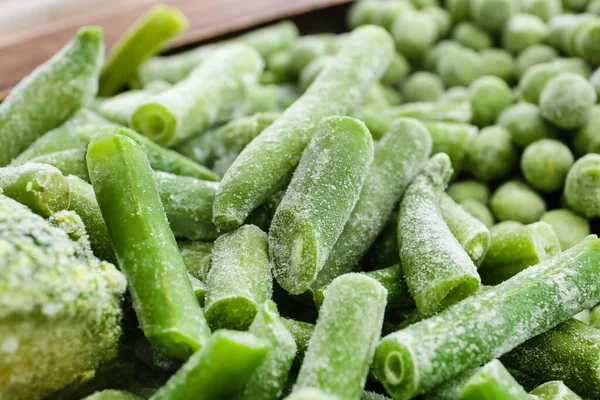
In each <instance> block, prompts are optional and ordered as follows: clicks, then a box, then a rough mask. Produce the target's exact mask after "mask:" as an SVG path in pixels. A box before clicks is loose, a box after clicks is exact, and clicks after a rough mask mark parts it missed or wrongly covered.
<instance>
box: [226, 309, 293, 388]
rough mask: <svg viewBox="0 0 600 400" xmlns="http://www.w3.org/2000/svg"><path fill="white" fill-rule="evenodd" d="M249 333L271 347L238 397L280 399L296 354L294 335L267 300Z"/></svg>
mask: <svg viewBox="0 0 600 400" xmlns="http://www.w3.org/2000/svg"><path fill="white" fill-rule="evenodd" d="M249 332H250V333H253V334H255V335H256V336H257V337H259V338H263V339H265V340H268V341H269V342H270V343H271V348H270V349H269V352H268V353H267V356H266V357H265V360H264V361H263V363H262V364H261V365H260V366H259V367H258V368H257V369H256V370H255V371H254V373H253V374H252V377H251V378H250V380H249V381H248V384H247V385H246V387H245V388H244V390H243V392H241V393H240V395H239V396H238V397H237V398H239V399H247V400H254V399H257V400H276V399H279V398H280V396H281V392H282V391H283V388H284V386H285V383H286V381H287V378H288V372H289V370H290V368H291V366H292V362H293V361H294V356H295V355H296V342H295V341H294V337H293V336H292V334H291V333H290V332H289V331H288V329H287V328H286V326H285V324H284V323H283V322H282V321H281V318H280V317H279V313H278V311H277V306H276V305H275V303H273V302H272V301H270V300H269V301H267V302H265V303H264V304H263V305H262V306H261V307H260V309H259V310H258V313H257V314H256V318H255V319H254V321H253V322H252V325H250V329H249Z"/></svg>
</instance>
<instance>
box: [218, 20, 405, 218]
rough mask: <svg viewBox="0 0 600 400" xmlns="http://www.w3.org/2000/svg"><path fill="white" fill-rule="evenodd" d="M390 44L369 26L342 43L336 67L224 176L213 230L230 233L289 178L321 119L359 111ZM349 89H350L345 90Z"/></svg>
mask: <svg viewBox="0 0 600 400" xmlns="http://www.w3.org/2000/svg"><path fill="white" fill-rule="evenodd" d="M393 54H394V53H393V44H392V40H391V38H390V36H389V34H387V33H386V32H385V31H384V30H382V29H381V28H376V27H372V26H368V27H361V28H358V29H356V30H355V31H353V32H352V33H351V34H350V35H349V36H348V38H346V39H345V40H344V43H343V45H342V48H341V49H340V51H339V52H338V53H337V55H336V58H335V60H336V61H335V63H333V64H332V65H331V66H330V67H329V68H327V69H326V70H325V71H323V72H322V73H321V74H319V76H318V77H317V79H316V80H315V82H314V83H313V84H312V85H311V87H310V88H309V89H308V90H307V91H306V92H305V93H304V94H303V95H302V96H301V97H300V98H299V99H298V100H297V101H296V102H295V103H294V104H293V105H292V106H290V107H289V108H288V109H287V110H286V111H285V112H284V113H283V114H282V115H281V117H279V118H278V119H277V120H276V121H275V122H274V123H273V124H272V125H270V126H269V127H268V128H267V129H265V130H264V131H263V132H262V134H261V135H259V136H258V137H257V138H256V139H255V140H253V141H252V142H251V143H250V144H249V145H248V146H247V147H246V148H245V149H244V150H243V151H242V153H241V154H240V155H239V157H238V158H237V159H236V160H235V162H234V163H233V165H232V166H231V167H230V168H229V169H228V170H227V173H226V174H225V176H224V177H223V180H222V181H221V184H220V186H219V190H218V191H217V195H216V197H215V203H214V206H213V215H214V217H213V218H214V221H215V225H216V226H217V227H218V228H219V229H233V228H235V227H237V226H239V225H241V224H242V222H243V221H244V220H245V219H246V217H247V216H248V215H249V214H250V212H251V211H252V210H253V209H255V208H256V207H257V206H259V205H260V204H261V203H263V202H264V201H265V200H266V199H267V198H268V197H269V195H271V194H273V193H274V192H275V191H276V190H277V189H279V188H280V186H281V185H282V184H283V183H284V182H286V181H287V180H288V179H289V176H290V175H291V174H290V173H291V171H292V170H293V169H294V167H295V166H296V164H297V163H298V161H299V160H300V156H301V155H302V151H303V150H304V149H305V147H306V146H307V145H308V142H309V141H310V139H311V137H312V135H313V133H314V132H315V130H316V129H317V127H318V125H319V124H320V122H321V120H322V119H323V118H325V117H327V116H331V115H335V114H342V115H343V114H345V113H347V112H348V111H350V110H351V109H352V108H354V107H356V106H358V105H359V104H360V103H361V101H362V98H363V97H364V96H365V95H366V94H367V92H368V90H369V89H370V88H371V86H372V85H373V84H374V83H375V82H376V81H377V80H378V79H379V78H380V76H381V75H382V74H383V72H384V69H385V68H386V66H387V65H388V63H389V60H390V59H391V58H392V56H393ZM349 89H351V90H349Z"/></svg>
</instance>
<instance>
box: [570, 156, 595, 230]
mask: <svg viewBox="0 0 600 400" xmlns="http://www.w3.org/2000/svg"><path fill="white" fill-rule="evenodd" d="M599 167H600V155H599V154H595V153H592V154H588V155H586V156H583V157H581V158H580V159H579V160H577V161H576V162H575V164H573V167H571V169H570V170H569V173H568V174H567V179H566V181H565V200H566V202H567V204H568V206H569V207H570V208H572V209H573V210H574V211H576V212H578V213H579V214H581V215H583V216H584V217H587V218H590V217H598V216H600V185H599V184H598V182H599V178H600V175H599V174H598V172H597V171H598V168H599Z"/></svg>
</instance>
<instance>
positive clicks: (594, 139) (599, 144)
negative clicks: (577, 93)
mask: <svg viewBox="0 0 600 400" xmlns="http://www.w3.org/2000/svg"><path fill="white" fill-rule="evenodd" d="M599 127H600V105H595V106H594V107H592V110H591V111H590V115H589V117H588V119H587V121H586V123H585V125H583V126H582V127H581V128H579V129H578V130H577V133H576V134H575V137H574V138H573V145H572V148H573V151H574V152H575V155H576V156H583V155H586V154H588V153H600V129H599Z"/></svg>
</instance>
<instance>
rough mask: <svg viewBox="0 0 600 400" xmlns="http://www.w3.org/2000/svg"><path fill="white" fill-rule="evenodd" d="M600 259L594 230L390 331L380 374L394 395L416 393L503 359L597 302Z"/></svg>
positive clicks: (381, 349)
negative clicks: (511, 275)
mask: <svg viewBox="0 0 600 400" xmlns="http://www.w3.org/2000/svg"><path fill="white" fill-rule="evenodd" d="M488 254H489V253H488ZM598 262H600V241H599V240H598V239H597V237H596V236H594V235H591V236H588V237H587V238H586V239H585V240H584V241H583V242H581V243H579V244H578V245H576V246H574V247H572V248H571V249H569V250H567V251H565V252H563V253H561V254H559V255H557V256H556V257H554V258H552V259H549V260H546V261H545V262H542V263H540V264H538V265H536V266H534V267H531V268H528V269H527V270H525V271H523V272H521V273H520V274H519V275H517V276H516V277H514V278H513V279H509V280H508V281H506V282H503V283H501V284H500V285H498V286H494V287H490V288H488V289H486V290H482V291H480V292H478V293H476V294H474V295H473V296H471V297H469V298H468V299H465V300H464V301H462V302H460V303H458V304H455V305H454V306H452V307H450V308H448V309H446V310H444V311H442V312H441V313H439V314H438V315H436V316H434V317H432V318H429V319H426V320H424V321H421V322H417V323H416V324H413V325H410V326H409V327H407V328H405V329H403V330H401V331H398V332H395V333H392V334H390V335H388V336H386V337H384V338H383V339H382V341H381V342H380V343H379V346H378V347H377V350H376V352H375V361H374V366H373V368H374V372H375V375H376V376H377V378H378V379H379V380H380V381H381V382H383V384H384V386H385V388H386V390H387V391H388V393H390V394H391V395H392V397H395V398H411V397H413V396H415V395H416V394H420V393H424V392H427V391H428V390H431V389H432V388H434V387H435V386H437V385H439V384H441V383H442V382H444V381H445V380H447V379H450V378H452V377H454V376H457V375H458V374H460V373H461V372H463V371H466V370H467V369H469V368H474V367H477V366H479V365H481V364H482V363H485V362H487V361H490V360H492V359H493V358H495V357H499V356H500V355H502V354H504V353H506V352H508V351H510V350H512V349H514V348H515V347H517V346H518V345H520V344H521V343H523V342H525V341H526V340H528V339H530V338H532V337H534V336H537V335H539V334H541V333H543V332H546V331H547V330H549V329H551V328H553V327H554V326H556V325H558V324H560V323H561V322H564V321H566V320H567V319H569V318H570V317H571V316H572V315H573V314H576V313H577V312H579V311H581V310H583V309H586V308H588V307H590V305H592V304H595V303H597V302H598V301H599V300H600V288H599V287H598V286H597V284H596V283H597V282H598V278H600V271H599V270H598V268H597V265H598ZM442 365H443V366H444V367H443V368H442V367H441V366H442Z"/></svg>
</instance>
